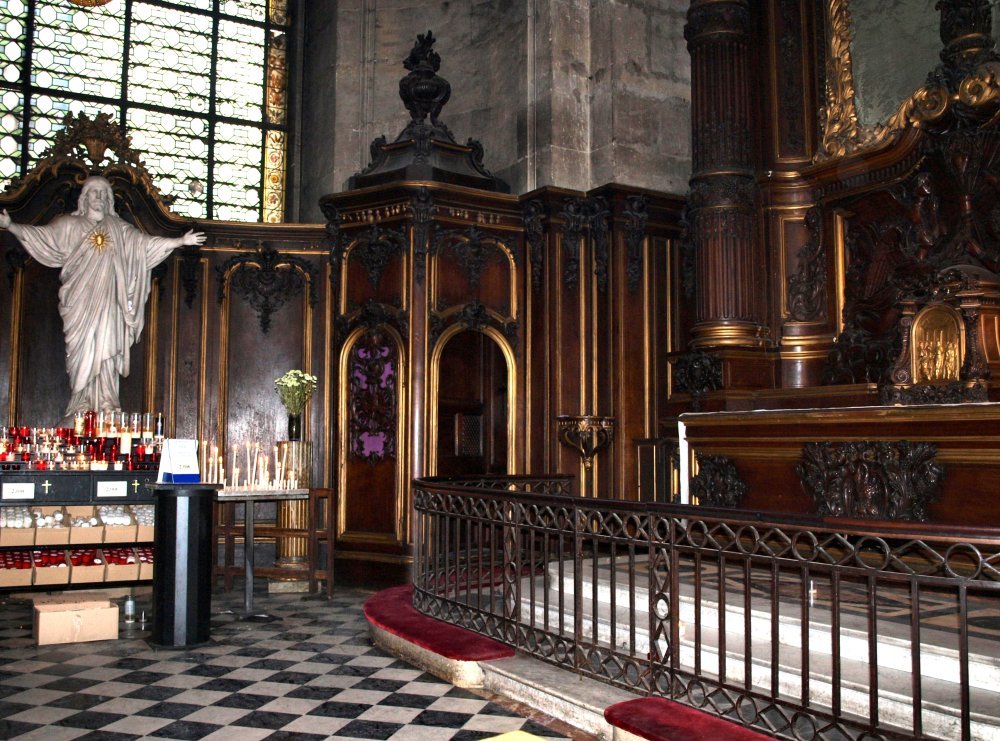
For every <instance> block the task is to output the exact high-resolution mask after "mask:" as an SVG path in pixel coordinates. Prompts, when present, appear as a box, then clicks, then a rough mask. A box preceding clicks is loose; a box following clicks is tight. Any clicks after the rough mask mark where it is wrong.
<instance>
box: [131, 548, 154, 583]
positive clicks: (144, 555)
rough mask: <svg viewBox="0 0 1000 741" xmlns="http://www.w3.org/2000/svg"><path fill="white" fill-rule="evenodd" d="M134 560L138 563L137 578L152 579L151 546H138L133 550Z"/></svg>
mask: <svg viewBox="0 0 1000 741" xmlns="http://www.w3.org/2000/svg"><path fill="white" fill-rule="evenodd" d="M135 556H136V560H137V561H138V562H139V578H140V579H152V578H153V548H152V546H148V545H146V546H140V547H138V548H136V549H135Z"/></svg>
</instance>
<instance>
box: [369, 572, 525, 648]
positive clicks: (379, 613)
mask: <svg viewBox="0 0 1000 741" xmlns="http://www.w3.org/2000/svg"><path fill="white" fill-rule="evenodd" d="M364 611H365V617H366V618H367V619H368V622H369V623H371V624H372V625H375V626H377V627H379V628H381V629H382V630H385V631H388V632H389V633H392V634H393V635H396V636H399V637H400V638H402V639H404V640H407V641H409V642H410V643H413V644H416V645H417V646H420V647H421V648H426V649H427V650H428V651H433V652H434V653H436V654H438V655H440V656H444V657H445V658H446V659H453V660H455V661H489V660H490V659H506V658H509V657H511V656H513V655H514V649H512V648H511V647H510V646H505V645H504V644H502V643H498V642H497V641H494V640H493V639H492V638H486V637H485V636H481V635H479V634H478V633H473V632H472V631H471V630H466V629H465V628H459V627H458V626H456V625H451V624H450V623H445V622H442V621H440V620H435V619H434V618H429V617H427V616H426V615H424V614H422V613H420V612H417V611H416V610H415V609H414V607H413V587H412V586H411V585H409V584H407V585H404V586H402V587H392V588H391V589H385V590H383V591H381V592H379V593H378V594H376V595H373V596H372V597H369V598H368V601H367V602H365V606H364Z"/></svg>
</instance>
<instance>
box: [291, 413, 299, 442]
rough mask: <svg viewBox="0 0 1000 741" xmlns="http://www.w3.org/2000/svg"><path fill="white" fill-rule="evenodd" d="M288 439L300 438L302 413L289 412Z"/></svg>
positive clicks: (295, 439)
mask: <svg viewBox="0 0 1000 741" xmlns="http://www.w3.org/2000/svg"><path fill="white" fill-rule="evenodd" d="M288 439H289V440H290V441H293V442H295V441H297V440H301V439H302V415H301V414H289V415H288Z"/></svg>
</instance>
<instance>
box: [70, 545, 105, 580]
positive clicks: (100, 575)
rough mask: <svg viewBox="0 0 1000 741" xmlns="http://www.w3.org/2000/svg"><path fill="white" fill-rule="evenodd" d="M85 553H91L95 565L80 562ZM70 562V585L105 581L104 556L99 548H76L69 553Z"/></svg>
mask: <svg viewBox="0 0 1000 741" xmlns="http://www.w3.org/2000/svg"><path fill="white" fill-rule="evenodd" d="M83 551H88V552H90V553H91V555H92V557H93V560H94V563H91V564H83V563H80V562H79V556H80V554H81V553H82V552H83ZM69 561H70V566H69V583H70V584H86V583H90V582H95V581H104V570H105V563H104V555H103V554H102V553H101V552H100V550H98V549H97V548H74V549H72V550H71V551H70V553H69Z"/></svg>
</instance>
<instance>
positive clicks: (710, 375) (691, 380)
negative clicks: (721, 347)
mask: <svg viewBox="0 0 1000 741" xmlns="http://www.w3.org/2000/svg"><path fill="white" fill-rule="evenodd" d="M673 365H674V368H673V370H674V389H676V390H677V391H679V392H681V393H686V394H690V395H691V407H692V408H693V409H694V410H695V411H698V409H700V408H701V398H702V397H703V396H704V395H705V394H707V393H708V392H709V391H717V390H719V389H721V388H722V361H721V360H719V359H718V358H717V357H715V356H713V355H709V354H708V353H707V352H704V351H701V350H698V351H694V352H689V353H685V354H684V355H681V356H680V357H678V358H677V359H676V360H675V361H674V364H673Z"/></svg>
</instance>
